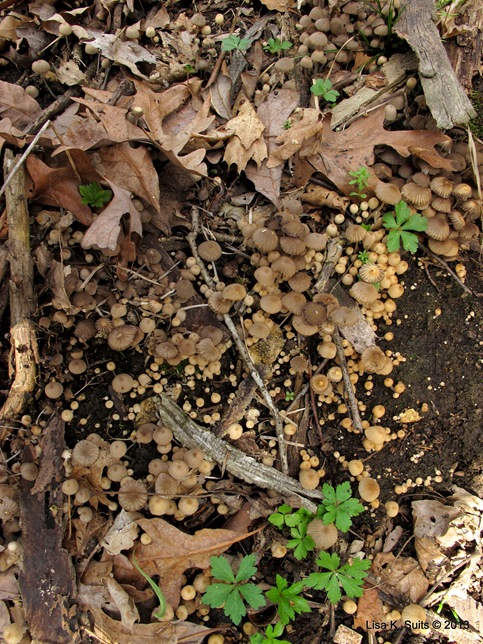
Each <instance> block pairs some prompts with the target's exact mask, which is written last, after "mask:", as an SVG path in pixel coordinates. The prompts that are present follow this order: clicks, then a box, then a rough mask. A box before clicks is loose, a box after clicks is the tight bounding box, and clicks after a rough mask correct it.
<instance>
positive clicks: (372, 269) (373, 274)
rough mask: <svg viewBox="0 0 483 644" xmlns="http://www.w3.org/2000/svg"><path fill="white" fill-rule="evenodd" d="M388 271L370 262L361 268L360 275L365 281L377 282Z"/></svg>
mask: <svg viewBox="0 0 483 644" xmlns="http://www.w3.org/2000/svg"><path fill="white" fill-rule="evenodd" d="M385 274H386V272H385V270H384V269H383V268H382V266H378V265H377V264H372V263H371V262H368V263H367V264H363V265H362V266H361V267H360V268H359V276H360V278H361V279H362V280H363V281H364V282H368V283H369V284H376V283H377V282H380V281H381V280H383V279H384V276H385Z"/></svg>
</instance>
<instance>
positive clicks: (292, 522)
mask: <svg viewBox="0 0 483 644" xmlns="http://www.w3.org/2000/svg"><path fill="white" fill-rule="evenodd" d="M313 518H314V515H313V514H311V513H310V512H309V511H308V510H305V509H304V508H300V509H299V510H297V511H296V512H293V510H292V508H291V507H290V506H289V505H287V504H286V503H284V504H283V505H281V506H280V507H279V508H278V512H274V513H273V514H271V515H270V516H269V517H268V520H269V522H270V523H271V524H272V525H274V526H276V527H277V528H280V529H281V528H283V527H284V526H287V527H288V528H290V535H291V537H292V539H290V540H289V541H288V542H287V546H288V547H289V548H293V549H294V556H295V558H296V559H299V560H300V559H304V558H305V557H306V556H307V554H308V553H309V552H312V550H313V549H314V548H315V543H314V540H313V539H312V537H311V536H310V535H308V534H307V526H308V525H309V523H310V522H311V521H312V519H313Z"/></svg>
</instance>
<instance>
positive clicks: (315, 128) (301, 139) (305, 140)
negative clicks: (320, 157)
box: [267, 108, 323, 168]
mask: <svg viewBox="0 0 483 644" xmlns="http://www.w3.org/2000/svg"><path fill="white" fill-rule="evenodd" d="M321 116H322V115H321V113H320V111H319V110H314V109H311V108H306V109H304V110H301V111H300V112H299V113H298V114H297V115H294V116H293V117H292V118H291V121H292V123H291V125H290V127H289V128H287V129H286V130H284V132H283V133H282V134H280V136H278V137H277V139H276V142H277V143H279V144H280V145H278V146H277V147H275V148H274V149H273V150H272V151H271V153H270V158H269V159H268V161H267V167H268V168H275V167H276V166H278V165H280V164H281V163H283V162H284V161H286V160H287V159H290V158H291V157H293V156H294V154H296V153H297V152H298V153H299V155H300V157H308V156H313V155H314V154H317V153H318V152H319V151H320V146H321V144H322V139H321V134H322V130H323V125H322V120H321Z"/></svg>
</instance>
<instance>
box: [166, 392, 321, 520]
mask: <svg viewBox="0 0 483 644" xmlns="http://www.w3.org/2000/svg"><path fill="white" fill-rule="evenodd" d="M154 400H155V405H156V414H157V416H158V418H159V419H160V420H161V422H162V423H163V425H166V426H167V427H169V429H170V430H171V431H172V432H173V435H174V437H175V438H176V439H177V440H178V441H179V442H180V443H181V444H182V445H183V446H184V447H187V448H188V449H201V450H203V452H204V453H205V454H206V457H207V458H209V459H210V460H213V461H215V462H216V463H218V464H220V465H222V466H223V467H224V469H225V470H226V471H227V472H230V473H231V474H233V475H234V476H237V477H238V478H240V479H243V480H244V481H246V482H247V483H252V484H254V485H258V486H259V487H262V488H265V489H271V490H275V491H276V492H279V493H280V494H282V495H284V496H285V497H290V496H296V497H297V498H298V500H299V501H300V504H301V505H302V506H303V507H304V508H306V509H307V510H309V512H315V511H316V510H317V507H316V505H315V503H312V501H309V500H308V499H307V498H305V497H307V496H310V497H313V498H316V499H321V498H323V497H322V492H320V490H305V489H303V488H302V486H301V485H300V484H299V483H298V481H296V480H295V479H293V478H291V477H290V476H287V475H286V474H283V473H282V472H279V471H278V470H276V469H275V468H273V467H268V466H267V465H264V464H263V463H259V462H258V461H257V460H255V459H254V458H252V457H251V456H248V455H247V454H245V453H244V452H242V451H241V450H239V449H237V448H236V447H233V445H230V444H229V443H227V442H226V441H224V440H222V439H221V438H218V437H217V436H214V434H213V433H212V432H211V431H207V430H206V429H203V428H202V427H200V426H199V425H197V424H196V423H195V422H194V421H193V420H192V419H191V418H190V417H189V416H188V415H187V414H186V413H185V412H184V411H182V410H181V409H180V408H179V407H178V405H177V404H176V403H175V402H174V401H173V400H171V399H170V398H168V396H166V395H165V394H159V396H156V397H155V398H154Z"/></svg>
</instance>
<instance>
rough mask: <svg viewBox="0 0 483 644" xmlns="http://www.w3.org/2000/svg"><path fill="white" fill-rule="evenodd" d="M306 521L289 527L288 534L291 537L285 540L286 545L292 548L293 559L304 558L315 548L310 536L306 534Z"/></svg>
mask: <svg viewBox="0 0 483 644" xmlns="http://www.w3.org/2000/svg"><path fill="white" fill-rule="evenodd" d="M308 524H309V522H307V523H299V525H297V526H295V527H293V528H290V534H291V536H292V539H289V541H287V547H288V548H293V549H294V551H293V554H294V557H295V559H298V560H299V561H300V559H305V557H306V556H307V555H308V554H309V552H312V550H313V549H314V548H315V543H314V540H313V539H312V537H311V536H310V535H309V534H307V526H308Z"/></svg>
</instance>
